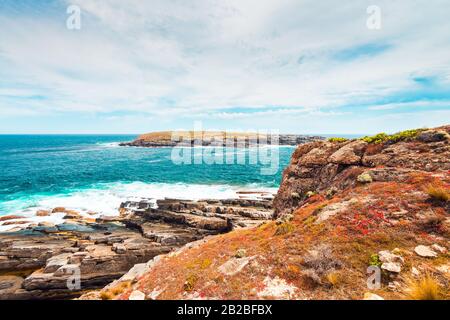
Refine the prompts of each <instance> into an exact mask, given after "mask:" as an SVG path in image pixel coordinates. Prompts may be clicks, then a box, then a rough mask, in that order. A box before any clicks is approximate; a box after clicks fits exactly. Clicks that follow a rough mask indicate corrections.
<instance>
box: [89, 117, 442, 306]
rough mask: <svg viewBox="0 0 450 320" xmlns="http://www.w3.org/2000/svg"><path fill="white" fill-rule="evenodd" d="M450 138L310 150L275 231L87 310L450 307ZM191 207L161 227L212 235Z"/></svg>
mask: <svg viewBox="0 0 450 320" xmlns="http://www.w3.org/2000/svg"><path fill="white" fill-rule="evenodd" d="M449 132H450V126H446V127H441V128H436V129H431V130H411V131H407V132H402V133H399V134H396V135H392V136H388V135H385V134H380V135H377V136H374V137H366V138H364V139H362V140H353V141H342V140H341V139H337V140H331V141H320V142H313V143H309V144H304V145H300V146H299V147H298V148H297V150H296V151H295V153H294V154H293V156H292V161H291V164H290V165H289V167H288V168H286V170H285V171H284V175H283V180H282V183H281V187H280V189H279V192H278V194H277V196H276V198H275V199H274V206H275V210H276V214H277V219H276V220H275V221H266V222H264V223H263V224H261V225H260V226H255V227H254V228H251V229H238V230H233V231H232V232H228V233H226V234H221V235H214V236H210V237H205V238H203V239H201V240H198V241H195V242H191V243H189V244H187V245H185V246H183V247H181V248H179V249H177V250H176V251H172V252H171V253H169V254H165V255H160V256H157V257H155V258H154V259H152V260H150V261H149V262H147V263H144V264H139V265H136V266H135V267H134V268H133V269H132V270H130V272H129V273H127V274H126V275H125V276H123V277H122V278H120V279H118V280H116V281H114V282H113V283H111V284H110V285H108V286H107V287H105V288H103V289H102V290H99V291H94V292H90V293H88V294H86V295H83V296H82V299H123V300H126V299H137V298H138V299H141V300H142V299H146V300H152V299H370V300H383V299H450V286H449V283H450V261H449V256H448V252H449V251H448V250H449V245H448V244H449V239H450V220H449V217H448V215H449V213H450V207H449V205H450V175H449V170H450V161H449V159H450V139H449ZM178 205H179V204H175V206H178ZM205 205H206V204H205ZM165 206H166V209H170V210H174V209H175V208H174V207H173V206H172V204H171V202H170V201H168V202H165V203H164V204H163V207H165ZM189 207H190V204H189V203H188V204H183V205H182V206H181V207H177V208H176V210H175V211H177V214H176V215H173V214H166V213H165V212H164V209H161V211H160V212H158V213H157V214H156V215H155V216H158V218H161V219H165V220H166V221H186V222H187V223H188V225H189V226H191V227H192V226H196V225H197V226H198V225H204V224H203V223H202V222H201V221H199V220H197V219H191V217H190V216H189V214H191V213H189V210H192V209H190V208H189ZM215 210H217V208H216V209H214V210H202V212H203V213H204V215H209V214H210V213H213V212H214V211H215ZM220 210H221V211H222V209H220ZM256 211H259V209H258V210H256ZM146 212H147V213H145V214H142V215H140V218H142V217H145V216H146V215H147V214H152V211H151V210H150V211H148V210H147V211H146ZM194 212H195V210H194ZM216 214H217V213H216ZM216 214H214V213H213V217H216ZM254 214H256V212H254V213H252V214H251V216H254ZM204 215H200V216H204ZM243 215H244V216H246V215H248V214H243ZM256 215H257V216H258V215H259V214H256ZM240 216H242V214H241V215H240ZM212 224H213V225H215V226H217V227H220V228H222V227H223V228H226V225H225V224H223V225H221V224H216V223H215V222H214V223H212ZM234 224H236V222H234ZM375 272H379V278H378V279H377V278H376V277H371V276H373V275H375ZM371 279H372V280H373V281H372V280H371Z"/></svg>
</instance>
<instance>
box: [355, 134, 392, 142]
mask: <svg viewBox="0 0 450 320" xmlns="http://www.w3.org/2000/svg"><path fill="white" fill-rule="evenodd" d="M387 138H388V135H387V134H386V133H384V132H382V133H378V134H376V135H374V136H371V137H369V136H365V137H364V138H362V139H361V140H363V141H365V142H367V143H382V142H385V141H386V140H387Z"/></svg>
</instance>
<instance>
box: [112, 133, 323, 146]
mask: <svg viewBox="0 0 450 320" xmlns="http://www.w3.org/2000/svg"><path fill="white" fill-rule="evenodd" d="M323 139H324V138H323V137H320V136H306V135H295V134H277V135H267V134H254V133H236V132H231V133H228V132H227V133H225V132H220V131H218V132H215V131H202V132H192V131H179V132H178V131H175V132H170V131H166V132H153V133H148V134H143V135H141V136H139V137H138V138H137V139H136V140H134V141H132V142H124V143H121V144H120V145H121V146H131V147H175V146H185V147H192V146H217V147H219V146H220V147H222V146H223V147H249V146H256V145H258V144H263V145H265V144H270V145H288V146H296V145H299V144H303V143H307V142H311V141H315V140H323Z"/></svg>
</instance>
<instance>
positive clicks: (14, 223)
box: [2, 220, 30, 226]
mask: <svg viewBox="0 0 450 320" xmlns="http://www.w3.org/2000/svg"><path fill="white" fill-rule="evenodd" d="M27 223H30V221H27V220H21V221H6V222H3V223H2V226H11V225H20V224H27Z"/></svg>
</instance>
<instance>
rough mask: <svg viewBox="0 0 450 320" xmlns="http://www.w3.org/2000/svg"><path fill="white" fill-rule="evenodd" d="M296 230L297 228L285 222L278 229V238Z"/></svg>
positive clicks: (276, 232) (276, 233)
mask: <svg viewBox="0 0 450 320" xmlns="http://www.w3.org/2000/svg"><path fill="white" fill-rule="evenodd" d="M294 230H295V226H294V225H293V224H292V223H290V222H283V223H282V224H280V225H279V226H278V227H277V230H276V231H275V235H276V236H281V235H285V234H288V233H291V232H292V231H294Z"/></svg>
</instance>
